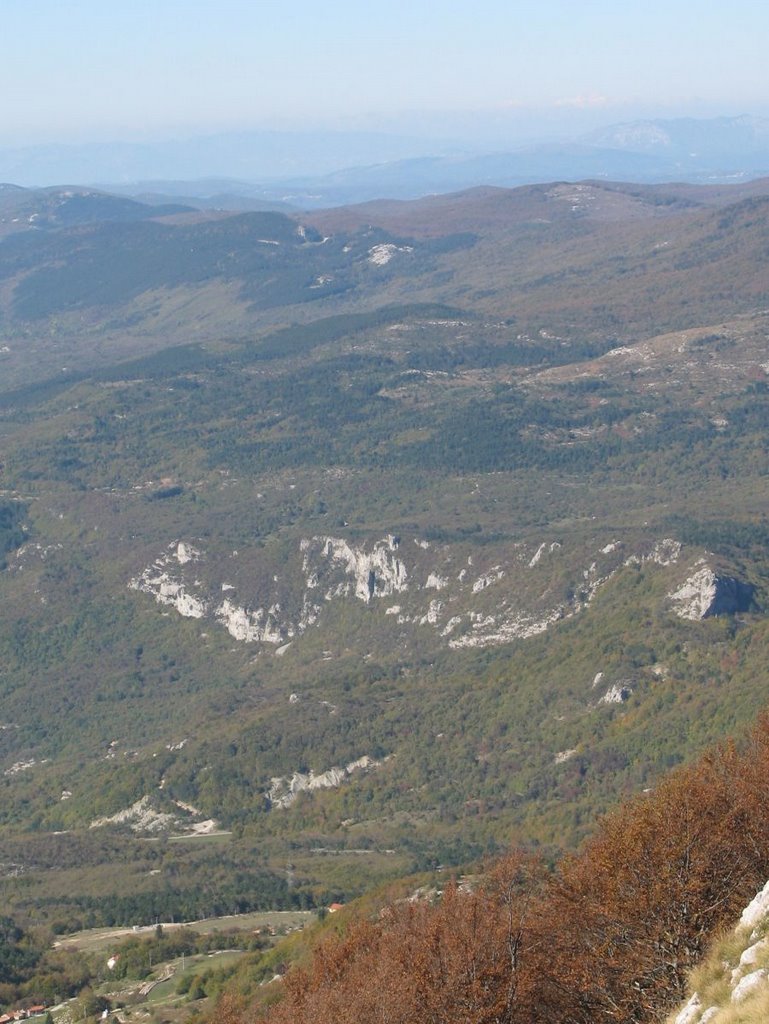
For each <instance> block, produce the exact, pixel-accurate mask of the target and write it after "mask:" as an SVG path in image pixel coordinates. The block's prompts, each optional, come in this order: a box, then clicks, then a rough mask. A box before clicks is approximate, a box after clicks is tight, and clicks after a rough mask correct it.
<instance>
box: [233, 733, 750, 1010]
mask: <svg viewBox="0 0 769 1024" xmlns="http://www.w3.org/2000/svg"><path fill="white" fill-rule="evenodd" d="M767 797H769V718H767V717H764V718H763V719H762V720H761V721H760V722H759V723H758V725H757V726H756V727H755V729H754V730H753V731H752V733H751V734H750V736H749V737H748V739H747V741H746V743H745V744H744V745H743V746H742V747H741V748H739V749H738V748H737V747H735V746H734V745H726V746H724V747H722V748H719V749H717V750H716V751H714V752H711V753H709V754H708V755H706V756H705V757H703V758H702V759H700V761H699V762H697V763H696V764H695V765H693V766H691V767H688V768H684V769H680V770H678V771H676V772H674V773H673V774H672V775H670V776H669V777H668V778H667V779H666V780H665V781H664V782H663V783H662V784H661V785H660V786H658V788H657V789H656V790H655V791H654V792H652V793H648V794H644V795H642V796H639V797H637V798H635V799H634V800H631V801H630V802H628V803H627V804H626V805H624V806H623V807H621V808H620V809H619V810H617V811H616V812H615V813H613V814H611V815H609V816H608V817H607V818H605V819H604V820H603V822H602V823H601V824H600V826H599V828H598V830H597V832H596V834H595V836H594V838H593V839H591V840H590V841H589V842H588V843H587V844H586V845H585V846H584V847H583V849H582V850H581V851H580V852H579V853H577V854H575V855H573V856H571V857H569V858H566V859H565V860H564V861H563V862H562V863H561V864H560V865H559V867H558V869H557V870H556V871H554V872H551V873H549V874H548V873H546V871H545V869H544V868H543V866H542V865H541V864H540V863H539V862H537V861H536V860H535V859H533V858H531V857H528V856H526V855H524V854H522V853H513V854H510V855H509V856H507V857H505V858H503V859H502V860H501V861H499V862H498V863H497V864H495V865H494V866H493V867H492V869H491V870H490V871H489V872H488V873H487V875H486V877H485V880H484V882H483V884H482V885H480V886H479V887H478V888H476V889H475V891H462V890H460V889H459V888H457V886H456V885H453V884H452V885H449V886H448V887H447V888H446V891H445V892H444V893H443V896H442V898H441V899H440V900H438V901H437V902H435V903H429V902H424V901H422V902H408V901H404V902H401V903H398V904H396V905H393V906H390V907H388V908H386V909H385V910H384V911H383V912H382V914H381V915H380V918H379V919H378V920H376V921H359V922H357V923H355V924H353V925H351V926H350V927H349V928H348V929H347V931H346V932H345V933H344V934H341V935H335V936H333V937H331V938H329V939H327V940H326V941H324V942H323V943H322V944H321V945H320V946H319V947H318V949H317V950H316V951H315V953H314V956H313V959H312V962H311V964H310V965H309V966H308V967H307V968H306V969H305V968H303V969H299V968H294V969H292V970H291V971H289V973H288V974H287V975H286V977H285V979H284V982H283V987H284V996H283V999H282V1000H281V1001H280V1002H279V1003H278V1005H277V1006H275V1007H273V1008H272V1009H271V1010H270V1011H268V1019H269V1021H270V1024H289V1022H290V1024H360V1022H362V1021H366V1022H367V1024H553V1022H554V1021H557V1022H558V1024H604V1022H606V1024H641V1022H645V1021H651V1020H656V1019H658V1017H659V1015H660V1014H661V1013H662V1012H663V1011H664V1010H665V1009H666V1008H667V1007H669V1006H670V1005H671V1004H673V1003H674V1002H675V1001H677V1000H679V999H680V998H681V996H682V994H683V992H684V984H685V977H686V974H687V972H688V970H689V969H690V968H691V967H692V966H694V964H696V963H697V962H698V960H699V959H700V958H701V957H702V955H703V953H704V951H705V948H706V945H707V943H708V941H709V939H710V938H711V937H712V936H713V934H714V932H715V931H716V930H717V929H719V928H720V927H721V926H723V925H724V924H725V923H726V922H729V921H731V920H732V919H733V917H734V916H735V915H736V914H737V913H738V911H739V910H740V909H741V907H742V906H744V905H745V903H746V902H747V901H748V900H749V899H750V898H751V897H752V896H753V895H754V894H755V892H756V891H757V889H759V888H760V887H761V886H762V885H763V883H764V881H765V880H766V878H767V877H769V816H767V815H766V814H765V807H766V806H767ZM240 1020H241V1021H242V1022H248V1021H249V1012H248V1010H246V1011H244V1013H243V1014H241V1015H240ZM232 1024H236V1022H235V1021H233V1022H232Z"/></svg>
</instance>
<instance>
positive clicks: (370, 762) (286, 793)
mask: <svg viewBox="0 0 769 1024" xmlns="http://www.w3.org/2000/svg"><path fill="white" fill-rule="evenodd" d="M380 764H381V762H380V761H375V760H374V758H373V757H369V756H368V755H367V754H366V755H364V756H363V757H359V758H358V759H357V760H356V761H350V763H349V764H347V765H345V766H344V767H343V768H339V767H334V768H328V769H327V770H326V771H325V772H319V773H318V774H317V775H316V773H315V772H313V771H309V772H294V773H293V775H288V776H274V777H273V778H271V779H270V788H269V789H268V790H267V792H266V793H265V796H266V797H267V799H268V800H269V802H270V807H273V808H283V809H284V810H285V808H287V807H290V806H291V804H292V803H293V802H294V801H295V800H296V798H297V796H298V795H299V794H300V793H308V792H310V793H311V792H312V791H313V790H317V789H334V788H336V787H337V786H341V784H342V783H343V782H345V781H346V780H347V779H349V778H350V776H351V775H354V774H355V773H356V772H368V771H371V770H372V769H374V768H379V766H380Z"/></svg>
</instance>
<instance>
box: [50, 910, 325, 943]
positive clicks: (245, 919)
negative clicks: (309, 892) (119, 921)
mask: <svg viewBox="0 0 769 1024" xmlns="http://www.w3.org/2000/svg"><path fill="white" fill-rule="evenodd" d="M315 916H316V915H315V913H314V912H313V911H309V910H275V911H270V912H267V913H255V914H231V915H229V916H227V917H212V918H208V919H207V920H204V921H190V922H188V923H185V924H177V923H174V922H172V921H163V922H161V924H162V926H163V929H164V930H169V931H170V930H173V929H175V928H190V929H191V930H192V931H195V932H198V933H199V934H200V935H212V934H216V932H225V931H231V930H232V929H234V928H236V929H238V930H239V931H256V930H258V929H261V928H272V929H274V930H275V932H283V931H295V930H296V929H297V928H303V927H304V926H305V925H306V924H307V923H308V922H309V921H311V920H314V918H315ZM156 928H157V925H148V926H147V927H143V928H90V929H87V930H86V931H82V932H75V934H73V935H66V936H64V937H62V938H61V939H59V940H58V941H57V942H56V946H57V947H60V948H63V949H77V950H80V951H81V952H83V953H97V952H107V951H109V950H110V949H112V948H113V947H114V945H115V943H116V942H118V941H119V940H120V939H124V938H126V937H127V936H129V935H146V936H151V935H153V934H154V932H155V930H156Z"/></svg>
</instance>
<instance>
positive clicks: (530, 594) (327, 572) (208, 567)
mask: <svg viewBox="0 0 769 1024" xmlns="http://www.w3.org/2000/svg"><path fill="white" fill-rule="evenodd" d="M468 552H470V553H468ZM261 557H262V556H261V555H260V554H259V552H258V551H256V552H255V553H254V552H251V553H248V552H241V553H239V552H232V553H231V554H229V553H228V555H227V558H226V559H223V558H222V557H221V556H220V555H216V554H214V555H208V554H207V553H206V552H205V551H203V550H202V547H201V546H200V545H197V544H193V543H191V542H189V541H180V540H177V541H174V542H172V543H171V544H170V545H169V546H168V548H167V549H166V551H165V552H163V553H162V554H161V555H160V556H159V557H158V558H157V559H156V560H155V561H154V562H153V563H152V564H151V565H149V566H148V567H147V568H146V569H144V570H143V571H142V572H140V573H139V574H138V575H137V576H135V577H134V578H133V579H131V580H130V582H129V587H130V588H132V589H133V590H136V591H139V592H142V593H145V594H148V595H150V596H152V597H153V598H154V599H155V601H157V602H158V604H160V605H164V606H167V607H169V608H173V609H174V610H175V611H176V612H177V613H178V614H179V615H182V616H185V617H188V618H196V619H202V620H207V621H209V622H211V623H212V624H214V625H218V626H220V627H223V628H224V629H226V630H227V632H228V633H229V634H230V636H232V637H233V638H234V639H236V640H238V641H240V642H242V643H247V644H260V645H264V646H267V647H272V648H274V649H275V650H276V652H277V653H283V652H284V651H285V650H286V649H287V648H288V646H289V645H290V644H291V643H292V642H293V641H294V640H296V639H297V638H299V637H301V636H302V635H303V634H304V633H305V632H306V631H307V630H308V629H309V628H311V627H315V626H320V625H322V622H323V616H324V609H325V608H327V607H328V606H329V605H331V604H332V603H334V602H339V601H356V602H360V603H361V604H363V605H366V606H368V607H369V608H371V609H372V612H374V613H375V614H381V615H383V616H384V621H385V622H389V623H390V624H393V623H394V624H395V625H396V626H397V627H402V628H401V630H400V633H401V636H402V638H403V639H404V642H407V641H408V639H409V637H410V636H414V635H415V634H419V633H420V631H423V630H430V631H431V633H432V635H433V639H434V641H435V642H436V643H437V644H439V645H443V646H448V647H450V648H455V649H460V648H467V647H490V646H495V645H499V644H504V643H507V642H509V641H512V640H525V639H527V638H529V637H533V636H536V635H538V634H540V633H542V632H544V631H546V630H547V629H550V628H552V627H553V626H554V625H556V624H557V623H558V622H560V621H563V620H565V619H569V618H571V617H573V616H575V615H578V614H580V613H581V612H582V611H584V610H585V609H586V608H587V607H588V606H589V605H590V604H591V602H592V601H593V599H594V598H595V596H596V594H597V593H598V592H599V591H600V590H601V589H602V588H603V587H605V585H606V584H607V583H608V582H609V581H610V580H612V579H613V578H614V577H616V576H617V575H618V574H619V573H621V572H623V571H625V570H628V569H630V568H632V567H635V568H640V567H648V568H651V569H653V570H654V571H657V570H658V569H659V570H661V571H663V570H667V575H668V576H669V575H670V572H671V568H670V567H672V566H675V565H676V564H677V563H679V561H680V560H681V557H682V556H681V544H680V543H679V542H678V541H676V540H674V539H673V538H669V537H668V538H663V539H661V540H658V541H654V542H640V541H639V542H637V543H636V544H634V545H633V546H628V545H627V543H626V542H623V541H620V540H617V539H609V540H606V541H602V542H600V543H596V544H595V545H594V546H592V548H587V549H585V548H584V547H583V548H582V549H579V550H577V549H575V548H569V547H567V546H564V544H563V543H562V542H561V541H559V540H555V539H549V540H544V541H540V542H538V543H536V544H526V543H517V544H512V545H507V546H506V547H501V548H496V549H495V548H491V547H488V548H487V547H480V548H474V549H473V548H470V547H468V546H460V545H449V544H443V545H433V544H431V543H429V542H428V541H426V540H424V539H422V538H419V537H399V536H395V535H388V536H386V537H384V538H382V539H381V540H376V541H374V542H373V543H371V544H356V543H354V542H352V541H351V540H349V539H345V538H342V537H334V536H328V535H321V536H314V537H305V538H301V539H297V541H296V542H295V544H294V545H293V546H292V547H290V548H288V549H287V554H286V553H284V554H283V556H282V560H281V562H280V568H281V571H280V572H279V573H275V572H272V571H267V570H265V569H264V568H263V567H262V570H260V569H259V565H260V563H259V559H260V558H261ZM244 559H245V560H246V561H247V562H248V566H250V568H248V567H246V568H243V564H244ZM257 576H258V582H257V580H256V577H257ZM233 581H235V582H233ZM752 598H753V590H752V588H751V587H750V586H749V585H748V584H746V583H743V582H741V581H739V580H737V579H736V578H735V577H732V576H727V575H725V574H723V573H720V572H718V571H716V569H714V568H713V567H712V565H711V564H710V561H708V560H707V559H705V558H701V559H700V560H699V561H697V562H694V563H693V564H691V566H690V568H689V570H688V572H687V575H686V576H685V577H684V578H683V579H682V580H679V581H678V582H675V583H674V586H673V588H672V589H670V590H669V591H668V594H667V599H668V605H669V607H670V608H672V610H673V611H674V612H675V614H677V615H679V616H680V617H682V618H685V619H702V618H706V617H708V616H711V615H720V614H728V613H732V612H736V611H744V610H746V609H747V608H748V607H749V606H750V604H751V601H752ZM608 699H609V698H607V700H608Z"/></svg>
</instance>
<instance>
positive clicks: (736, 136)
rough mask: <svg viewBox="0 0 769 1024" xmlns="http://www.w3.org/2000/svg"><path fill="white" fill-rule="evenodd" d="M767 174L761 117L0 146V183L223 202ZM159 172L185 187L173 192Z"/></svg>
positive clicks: (301, 201)
mask: <svg viewBox="0 0 769 1024" xmlns="http://www.w3.org/2000/svg"><path fill="white" fill-rule="evenodd" d="M766 173H769V121H767V120H766V119H762V118H758V117H720V118H714V119H710V120H697V119H694V118H681V119H677V120H668V121H665V120H652V121H637V122H631V123H627V124H619V125H612V126H609V127H607V128H605V129H600V130H595V131H592V132H590V133H589V134H587V135H582V136H580V137H577V138H571V139H567V140H565V141H558V140H551V141H547V142H541V141H540V142H535V143H530V144H524V143H518V144H516V145H515V146H514V147H509V146H507V147H505V146H502V147H500V146H499V145H497V146H494V145H490V144H489V143H486V144H485V146H484V147H483V148H482V147H480V146H479V145H478V143H469V144H468V142H466V141H464V142H463V140H462V139H446V140H437V141H434V140H431V139H419V138H416V137H415V138H409V137H404V136H391V135H386V134H381V133H380V134H375V133H354V132H335V133H334V132H329V133H322V132H314V133H289V132H253V133H241V134H230V135H218V136H212V137H208V138H197V139H191V140H188V141H178V142H165V143H153V144H151V143H144V144H138V143H130V144H129V143H125V144H110V145H106V144H85V145H79V146H77V145H69V146H63V145H61V146H35V147H28V148H25V149H8V148H6V149H3V150H0V180H5V181H9V182H15V183H17V184H22V185H53V184H60V183H61V182H64V181H66V182H69V183H78V184H86V183H87V184H93V183H97V182H101V183H105V187H106V188H107V189H108V190H109V189H112V190H115V189H116V188H118V187H119V189H120V190H121V191H123V192H125V193H126V194H132V195H135V194H143V193H145V194H149V193H161V194H162V193H165V195H166V196H167V195H168V194H174V193H176V194H177V195H178V194H181V195H182V196H186V197H189V196H198V197H200V198H202V199H204V200H208V204H207V205H219V206H221V207H226V205H227V200H228V199H229V200H230V202H231V201H232V198H233V197H235V196H238V197H241V202H242V201H243V200H245V199H250V200H251V201H253V202H258V203H271V204H274V203H282V204H286V203H288V204H290V205H292V206H294V207H298V208H302V209H308V208H320V207H324V206H330V205H343V204H346V203H351V202H362V201H365V200H368V199H374V198H381V197H384V196H387V197H391V198H415V197H417V196H420V195H426V194H428V193H432V192H450V191H456V190H458V189H463V188H468V187H472V186H477V185H482V184H489V185H497V186H508V187H509V186H515V185H522V184H527V183H533V182H537V181H557V180H571V181H573V180H579V179H582V178H600V179H607V180H625V181H639V182H662V181H673V180H674V181H690V182H701V183H704V182H710V181H713V182H724V181H733V180H746V179H749V178H754V177H758V176H761V175H762V174H766ZM202 179H209V180H208V181H203V180H202ZM162 181H178V182H180V183H182V182H183V183H184V184H180V185H177V186H174V187H173V189H169V188H168V187H166V188H164V187H163V186H162V185H161V184H159V183H160V182H162ZM196 182H200V184H199V185H197V184H196V185H195V186H194V187H192V183H196Z"/></svg>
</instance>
